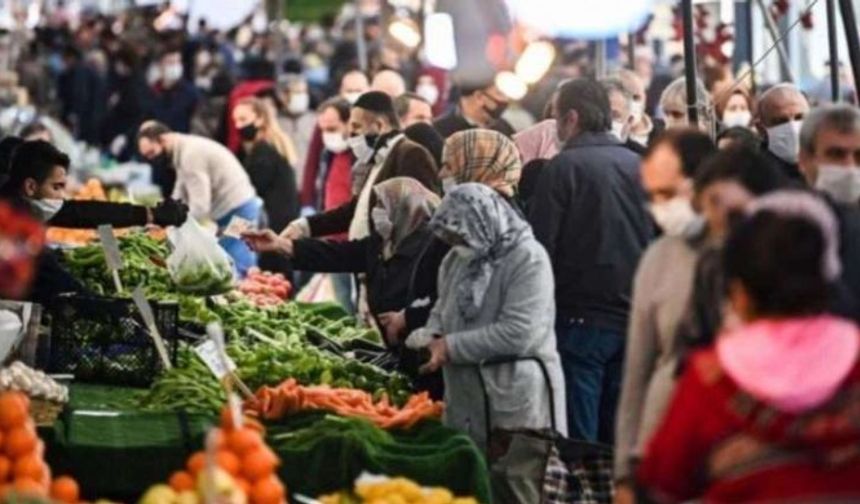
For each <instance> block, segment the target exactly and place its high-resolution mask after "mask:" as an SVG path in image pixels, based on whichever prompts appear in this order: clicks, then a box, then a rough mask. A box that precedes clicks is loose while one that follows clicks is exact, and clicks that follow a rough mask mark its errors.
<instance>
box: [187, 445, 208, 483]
mask: <svg viewBox="0 0 860 504" xmlns="http://www.w3.org/2000/svg"><path fill="white" fill-rule="evenodd" d="M186 467H187V468H188V472H189V473H191V475H192V476H194V477H195V478H196V477H197V475H198V474H200V471H202V470H203V468H204V467H206V454H205V453H203V452H202V451H199V452H197V453H195V454H194V455H191V457H190V458H189V459H188V464H187V465H186Z"/></svg>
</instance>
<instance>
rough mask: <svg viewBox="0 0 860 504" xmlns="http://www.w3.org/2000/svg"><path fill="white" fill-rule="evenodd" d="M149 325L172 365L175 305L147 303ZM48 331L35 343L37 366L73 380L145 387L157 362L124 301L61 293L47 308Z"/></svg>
mask: <svg viewBox="0 0 860 504" xmlns="http://www.w3.org/2000/svg"><path fill="white" fill-rule="evenodd" d="M150 305H151V306H152V311H153V314H154V315H155V323H156V325H157V326H158V330H159V332H160V333H161V337H162V339H163V340H164V345H165V347H166V349H167V354H168V357H169V359H170V361H171V363H173V364H176V347H177V332H178V328H179V305H178V304H177V303H172V302H171V303H165V302H152V301H150ZM50 313H51V332H50V334H49V335H47V336H46V337H45V338H44V339H43V340H42V341H40V343H39V349H38V351H37V359H38V363H39V367H41V368H43V369H45V370H46V371H47V372H50V373H69V374H72V375H74V379H75V381H78V382H83V383H98V384H104V385H122V386H130V387H147V386H149V385H150V384H152V381H153V380H154V379H155V377H156V376H158V374H159V373H160V372H161V370H162V368H163V366H162V364H161V359H160V358H159V356H158V351H157V350H156V348H155V343H154V342H153V340H152V337H151V336H150V335H149V333H148V332H147V331H146V329H145V324H144V322H143V319H142V318H141V316H140V312H139V311H138V309H137V307H136V306H135V305H134V302H133V301H132V300H130V299H116V298H105V297H90V296H77V295H63V296H60V297H58V298H57V299H56V302H55V303H54V305H53V306H52V307H51V311H50Z"/></svg>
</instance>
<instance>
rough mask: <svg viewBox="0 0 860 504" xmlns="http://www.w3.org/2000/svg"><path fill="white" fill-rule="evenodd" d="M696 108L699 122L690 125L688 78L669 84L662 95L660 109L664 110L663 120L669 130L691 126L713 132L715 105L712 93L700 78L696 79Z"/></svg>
mask: <svg viewBox="0 0 860 504" xmlns="http://www.w3.org/2000/svg"><path fill="white" fill-rule="evenodd" d="M696 109H697V111H698V114H699V124H698V125H690V124H689V121H688V119H687V80H686V79H685V78H684V77H681V78H679V79H676V80H674V81H673V82H672V83H671V84H669V85H668V86H667V87H666V89H665V90H664V91H663V94H662V95H661V97H660V110H662V112H663V122H664V124H665V126H666V129H667V130H670V129H682V128H689V127H691V126H692V127H696V128H698V129H700V130H701V131H703V132H705V133H711V131H712V130H713V127H714V107H713V102H712V101H711V94H710V93H709V92H708V90H707V88H705V85H704V84H703V83H702V82H701V81H700V80H696Z"/></svg>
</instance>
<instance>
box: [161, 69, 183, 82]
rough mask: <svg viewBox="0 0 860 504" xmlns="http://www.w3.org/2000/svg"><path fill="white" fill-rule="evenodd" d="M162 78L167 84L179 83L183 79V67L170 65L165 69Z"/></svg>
mask: <svg viewBox="0 0 860 504" xmlns="http://www.w3.org/2000/svg"><path fill="white" fill-rule="evenodd" d="M162 77H163V78H164V81H165V82H171V83H173V82H177V81H178V80H179V79H181V78H182V65H168V66H166V67H164V72H163V73H162Z"/></svg>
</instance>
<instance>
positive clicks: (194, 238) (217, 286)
mask: <svg viewBox="0 0 860 504" xmlns="http://www.w3.org/2000/svg"><path fill="white" fill-rule="evenodd" d="M168 237H169V239H170V242H171V244H172V245H173V252H172V253H171V254H170V256H169V257H168V258H167V270H168V271H169V272H170V277H171V278H172V279H173V283H175V284H176V288H177V289H178V290H180V291H182V292H188V293H192V294H200V295H204V296H214V295H216V294H223V293H225V292H227V291H229V290H231V289H232V288H233V263H232V260H231V259H230V256H229V255H227V252H226V251H225V250H224V249H223V248H221V246H220V245H219V244H218V240H217V239H216V238H215V236H214V235H213V234H211V233H208V232H207V231H206V230H205V229H203V227H202V226H200V224H198V223H197V221H196V220H194V219H193V218H192V217H189V218H188V220H187V221H185V224H183V225H182V226H180V227H178V228H175V229H170V230H168Z"/></svg>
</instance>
